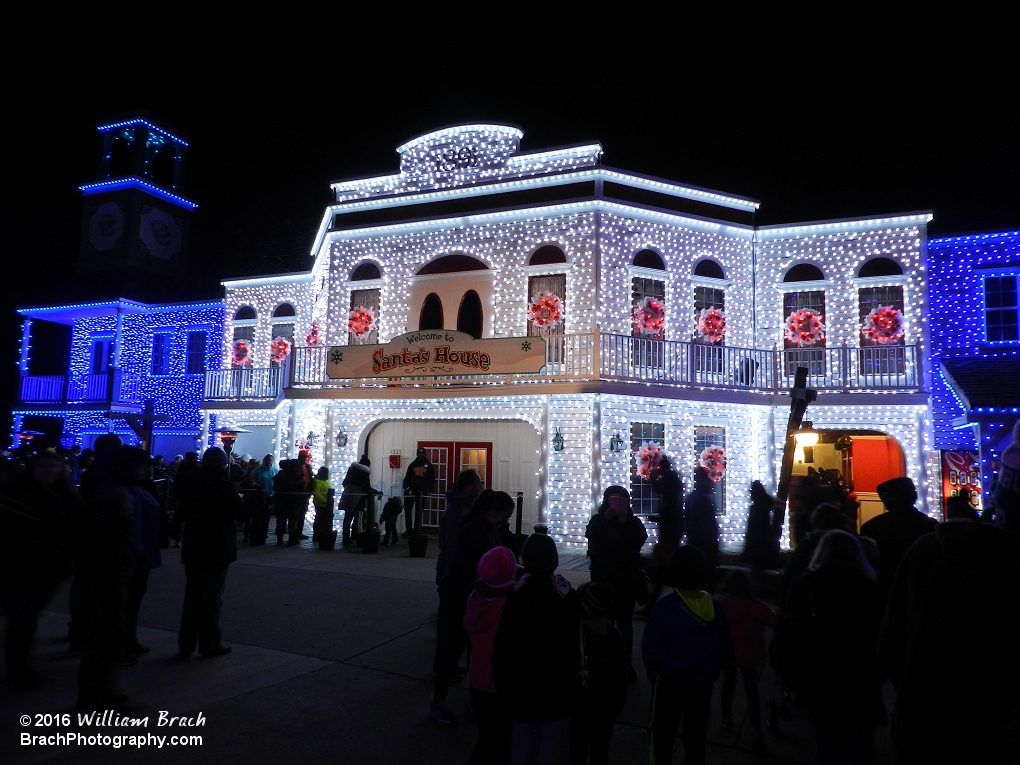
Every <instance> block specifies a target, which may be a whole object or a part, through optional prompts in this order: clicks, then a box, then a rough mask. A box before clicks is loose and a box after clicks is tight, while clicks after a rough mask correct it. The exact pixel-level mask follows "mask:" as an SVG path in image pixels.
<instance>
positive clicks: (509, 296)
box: [202, 125, 933, 542]
mask: <svg viewBox="0 0 1020 765" xmlns="http://www.w3.org/2000/svg"><path fill="white" fill-rule="evenodd" d="M521 137H522V132H521V131H520V130H519V129H517V128H515V127H510V126H504V125H465V126H460V127H454V128H448V129H443V130H438V131H435V132H433V133H429V134H427V135H423V136H420V137H418V138H416V139H414V140H412V141H409V142H408V143H406V144H404V145H403V146H400V147H399V148H398V149H397V152H398V154H399V156H400V167H399V172H398V173H396V174H394V175H386V176H379V177H372V178H364V179H358V180H351V181H343V182H339V183H335V184H333V193H334V203H333V204H332V205H330V206H329V207H328V208H327V210H326V212H325V215H324V217H323V220H322V225H321V227H320V230H319V233H318V236H317V238H316V243H315V247H314V251H313V254H314V256H315V261H314V265H313V267H312V268H311V270H310V271H308V272H307V273H295V274H286V275H277V276H270V277H260V278H251V279H236V280H228V281H226V282H224V285H225V287H226V322H225V335H224V343H223V369H222V370H220V371H211V372H208V373H207V375H206V389H205V399H204V401H203V405H202V406H203V412H204V427H205V430H206V434H207V437H209V434H211V433H213V432H214V431H219V430H222V429H225V428H234V429H242V433H241V435H240V436H239V437H238V441H237V445H236V447H235V449H237V450H239V451H244V452H250V453H252V454H254V455H258V454H264V453H267V452H272V453H275V454H276V455H277V456H279V457H287V456H293V455H294V454H295V452H296V450H297V449H298V448H311V451H312V454H313V460H314V461H315V462H317V463H319V464H326V465H329V466H330V467H331V468H332V469H333V471H334V473H338V472H340V471H342V470H344V469H346V467H347V465H348V464H349V463H350V462H351V461H353V460H355V459H357V457H358V456H359V455H360V454H361V453H363V452H365V453H367V454H368V455H369V456H370V457H371V458H372V470H373V472H372V476H373V482H374V484H375V485H376V486H377V487H378V488H380V489H381V490H382V491H383V492H385V493H386V494H399V492H400V483H401V479H402V477H403V472H404V470H405V469H406V466H407V464H408V462H409V460H410V459H412V458H413V455H414V453H415V450H416V449H417V448H418V447H424V448H426V449H428V450H429V453H430V455H431V458H432V460H433V462H434V463H435V464H436V465H437V468H438V469H437V473H438V475H439V477H440V479H439V483H440V486H439V487H438V490H437V494H436V495H435V496H433V497H431V498H430V499H429V502H428V505H427V506H428V510H427V512H426V514H425V523H426V525H427V526H434V525H435V524H436V523H437V521H438V514H439V512H441V510H442V508H443V499H442V492H443V491H444V490H445V488H446V486H447V485H448V483H449V482H450V481H452V480H453V479H454V478H455V476H456V474H457V472H458V471H459V470H461V469H462V468H465V467H474V468H477V469H478V470H479V472H480V474H481V475H482V476H483V478H484V480H485V483H486V485H487V486H491V487H492V488H495V489H500V490H504V491H507V492H509V493H511V494H515V493H517V492H522V493H523V497H524V500H523V507H524V510H523V521H524V522H523V526H524V530H525V531H526V532H527V531H530V530H531V528H532V526H533V525H534V524H536V523H546V524H548V526H549V528H550V532H551V533H552V534H553V535H554V536H555V537H556V538H557V539H559V540H561V541H564V542H581V541H583V539H584V527H585V525H586V523H587V521H588V519H589V517H590V516H591V514H592V512H593V509H594V507H595V506H596V505H597V502H598V500H599V498H600V497H601V494H602V491H603V490H604V489H605V487H607V486H609V485H610V484H622V485H624V486H628V487H630V488H631V490H632V494H633V496H634V502H635V508H636V510H638V511H639V512H644V513H651V512H654V509H655V504H656V502H657V500H656V498H655V497H654V496H653V494H652V492H651V491H650V486H649V484H648V483H647V482H646V481H644V479H643V478H642V477H641V473H640V468H641V455H642V454H647V453H648V452H649V451H650V450H652V451H654V449H656V448H658V449H662V450H664V451H665V452H666V453H667V454H668V455H670V457H671V458H672V460H673V463H674V465H675V466H677V468H678V470H679V471H680V473H681V475H682V476H683V478H684V481H685V484H689V482H690V475H691V472H692V470H693V469H694V467H695V466H696V465H697V464H698V463H699V462H703V463H704V464H706V465H709V466H710V467H711V469H712V471H713V472H714V475H715V476H716V477H717V478H718V484H717V485H718V487H719V491H718V492H717V493H718V495H719V513H720V527H721V529H722V533H723V536H724V538H729V539H735V538H738V537H741V536H742V535H743V531H744V526H745V518H746V512H747V506H748V488H749V485H750V483H751V482H752V481H753V480H755V479H760V480H762V481H763V482H764V483H765V484H766V485H767V486H770V487H772V488H774V487H775V485H776V480H777V474H778V470H779V464H780V461H781V457H782V450H783V445H784V440H785V433H786V421H787V415H788V411H789V401H790V399H789V396H788V389H789V387H790V385H791V384H792V379H793V372H794V369H795V368H796V367H797V366H806V367H808V370H809V385H810V387H812V388H814V389H816V390H817V391H818V400H817V401H816V402H815V403H814V404H812V405H811V406H810V407H809V409H808V414H807V419H810V420H811V421H812V422H813V423H814V426H815V428H816V429H817V430H819V431H820V432H821V434H822V438H821V442H820V443H819V445H818V446H816V447H814V449H813V450H812V451H813V453H808V454H806V455H802V454H799V455H798V456H799V457H800V460H799V461H798V463H797V466H796V468H795V474H798V473H799V474H803V473H805V472H806V471H807V469H808V467H810V466H811V465H812V464H813V465H815V466H817V467H835V468H837V469H841V470H842V471H844V473H846V472H847V471H850V472H852V473H853V476H852V477H851V476H847V477H848V478H851V480H854V482H855V484H856V488H857V491H858V494H859V496H860V497H861V498H862V501H863V503H864V510H863V511H864V512H868V499H869V496H870V495H869V491H871V492H873V490H874V485H873V484H877V482H879V481H880V480H884V478H886V477H889V476H891V475H902V474H906V475H909V476H910V477H911V478H913V479H914V481H915V483H917V484H918V486H919V487H926V486H928V485H929V484H930V483H931V482H930V481H929V473H930V472H931V471H932V470H933V468H932V467H931V465H930V459H929V454H930V449H931V448H932V443H931V438H932V437H931V424H930V421H929V415H928V398H927V393H926V391H927V390H928V387H929V385H928V382H929V379H930V376H929V372H928V370H927V368H926V366H925V363H924V361H923V360H924V358H925V353H924V350H925V347H926V343H927V329H926V325H925V323H924V321H923V320H922V316H924V314H925V311H926V282H925V261H924V245H925V238H926V225H927V222H928V221H929V220H930V215H929V214H927V213H916V214H905V215H894V216H889V217H882V218H871V219H859V220H858V219H854V220H839V221H825V222H817V223H808V224H798V225H790V226H781V227H775V226H774V227H756V226H755V225H754V217H753V216H754V213H755V211H756V209H757V208H758V203H757V202H755V201H754V200H750V199H747V198H743V197H739V196H734V195H729V194H723V193H719V192H713V191H707V190H704V189H699V188H694V187H690V186H685V185H683V184H680V183H674V182H670V181H664V180H659V179H655V178H651V177H646V176H642V175H639V174H635V173H628V172H624V171H620V170H615V169H612V168H610V167H607V166H605V165H604V164H602V161H601V159H602V149H601V147H600V146H599V145H598V144H588V145H580V146H570V147H566V148H560V149H553V150H549V151H542V152H537V153H522V152H521V151H520V148H519V144H520V140H521ZM366 346H367V347H366ZM244 431H247V432H244ZM845 435H851V436H852V442H853V448H852V449H847V450H839V451H837V450H836V449H835V446H834V445H835V443H836V441H837V440H839V437H840V436H845ZM844 442H845V439H844ZM855 455H856V460H855V459H854V456H855ZM879 456H880V458H879V459H876V457H879ZM805 460H806V461H805ZM812 460H813V462H812ZM855 463H856V466H857V469H856V471H854V465H855ZM921 493H922V495H923V499H922V501H923V502H924V503H925V505H926V507H927V506H930V498H929V497H928V492H927V491H922V492H921Z"/></svg>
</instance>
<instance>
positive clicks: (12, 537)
mask: <svg viewBox="0 0 1020 765" xmlns="http://www.w3.org/2000/svg"><path fill="white" fill-rule="evenodd" d="M65 471H66V465H65V463H64V461H63V459H61V458H60V457H58V456H57V455H56V454H54V453H53V452H42V453H40V454H38V455H37V456H36V457H35V458H34V459H33V460H32V461H31V462H30V463H29V466H28V469H27V470H26V471H24V472H22V473H18V474H17V475H15V476H13V477H12V478H11V479H10V480H8V481H7V482H6V483H4V484H3V486H2V488H0V519H2V521H0V522H2V527H3V529H4V533H3V534H2V535H0V606H2V607H3V611H4V613H5V614H6V616H7V632H6V634H5V636H4V654H5V658H6V662H7V664H6V666H7V677H8V679H9V680H10V682H11V684H12V685H13V686H14V688H15V689H16V690H27V689H29V688H31V687H33V686H34V685H36V684H37V683H39V682H40V680H41V677H40V675H39V673H38V672H37V671H36V670H35V669H34V667H33V666H32V664H31V658H30V657H31V649H32V641H33V640H34V639H35V633H36V629H37V626H38V623H39V612H40V611H41V610H42V609H43V608H45V607H46V604H47V603H48V602H49V600H50V597H51V596H52V595H53V591H54V590H55V589H56V587H57V585H58V584H59V583H60V581H61V580H62V579H64V578H66V577H67V575H68V574H69V573H70V570H71V545H72V538H71V527H72V522H73V520H74V519H75V517H76V516H77V515H78V513H79V507H78V500H77V498H76V496H75V492H74V488H73V487H72V486H71V483H70V481H69V480H68V478H67V476H66V474H65Z"/></svg>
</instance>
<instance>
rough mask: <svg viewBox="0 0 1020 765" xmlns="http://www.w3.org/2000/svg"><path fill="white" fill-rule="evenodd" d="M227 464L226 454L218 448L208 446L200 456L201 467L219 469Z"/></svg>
mask: <svg viewBox="0 0 1020 765" xmlns="http://www.w3.org/2000/svg"><path fill="white" fill-rule="evenodd" d="M226 464H227V453H226V452H225V451H223V450H222V449H221V448H220V447H218V446H210V447H209V448H208V449H206V450H205V454H203V455H202V467H208V468H221V467H225V466H226Z"/></svg>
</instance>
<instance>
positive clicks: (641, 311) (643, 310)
mask: <svg viewBox="0 0 1020 765" xmlns="http://www.w3.org/2000/svg"><path fill="white" fill-rule="evenodd" d="M632 320H633V322H634V330H635V331H636V332H637V333H638V334H639V335H641V336H642V337H652V338H655V339H656V340H661V339H662V338H663V337H664V336H665V334H666V306H665V304H664V303H663V302H662V301H661V300H659V299H658V298H653V297H646V298H645V299H644V300H642V301H641V302H640V303H638V304H637V305H636V306H634V310H633V314H632Z"/></svg>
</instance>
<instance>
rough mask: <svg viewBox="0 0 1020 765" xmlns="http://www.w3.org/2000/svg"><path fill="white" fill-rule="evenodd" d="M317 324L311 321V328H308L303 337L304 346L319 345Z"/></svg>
mask: <svg viewBox="0 0 1020 765" xmlns="http://www.w3.org/2000/svg"><path fill="white" fill-rule="evenodd" d="M319 334H320V333H319V322H317V321H313V322H312V326H311V327H309V328H308V334H307V335H305V344H306V345H318V344H319Z"/></svg>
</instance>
